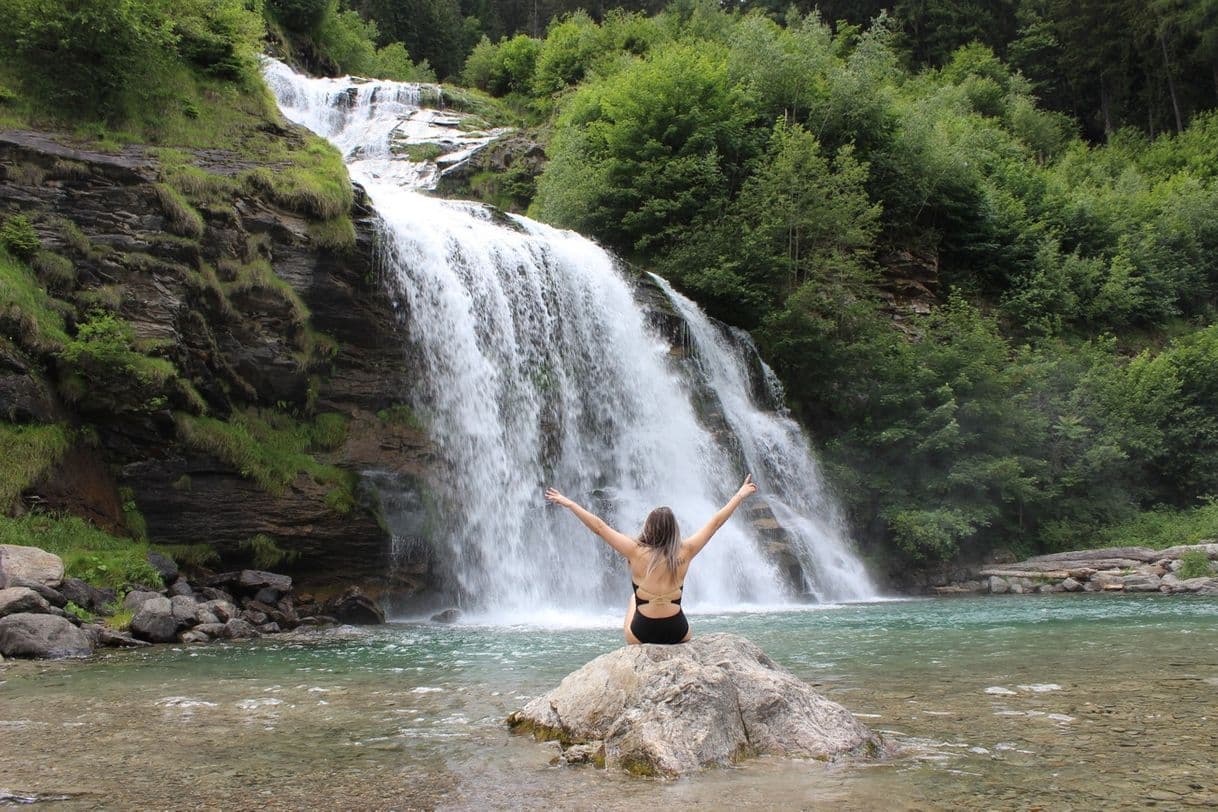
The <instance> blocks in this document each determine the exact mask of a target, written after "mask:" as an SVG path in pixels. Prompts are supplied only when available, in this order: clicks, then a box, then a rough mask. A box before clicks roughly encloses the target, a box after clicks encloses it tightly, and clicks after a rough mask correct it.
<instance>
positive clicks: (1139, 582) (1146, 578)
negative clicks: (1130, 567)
mask: <svg viewBox="0 0 1218 812" xmlns="http://www.w3.org/2000/svg"><path fill="white" fill-rule="evenodd" d="M1121 583H1122V585H1124V587H1125V591H1126V592H1158V591H1159V586H1160V584H1161V583H1162V579H1161V578H1159V576H1157V575H1126V576H1125V577H1124V578H1122V579H1121Z"/></svg>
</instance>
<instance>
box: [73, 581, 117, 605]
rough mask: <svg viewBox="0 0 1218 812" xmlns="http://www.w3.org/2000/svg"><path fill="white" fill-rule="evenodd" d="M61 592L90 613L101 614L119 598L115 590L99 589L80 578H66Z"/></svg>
mask: <svg viewBox="0 0 1218 812" xmlns="http://www.w3.org/2000/svg"><path fill="white" fill-rule="evenodd" d="M59 592H60V593H61V594H62V595H63V596H64V598H65V599H67V600H70V601H71V602H72V603H74V604H76V605H77V606H79V607H80V608H82V609H88V610H89V611H90V612H101V611H103V610H105V609H106V608H107V607H109V606H110V605H112V604H113V603H114V602H115V600H116V599H117V598H118V596H117V595H116V594H115V592H114V590H113V589H98V588H97V587H95V586H93V585H92V584H89V583H86V582H85V581H82V580H80V579H79V578H64V579H63V583H62V584H60V585H59Z"/></svg>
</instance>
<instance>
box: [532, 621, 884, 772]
mask: <svg viewBox="0 0 1218 812" xmlns="http://www.w3.org/2000/svg"><path fill="white" fill-rule="evenodd" d="M508 724H509V725H510V726H511V727H512V729H513V730H516V731H519V732H530V733H532V734H533V735H534V737H536V738H538V739H540V740H557V741H558V742H560V744H561V745H562V746H563V748H564V749H569V748H572V747H575V746H579V745H585V746H586V745H590V746H591V747H592V748H593V751H594V752H595V756H594V758H593V760H594V761H596V762H597V763H601V764H603V765H604V766H608V767H621V768H624V769H626V770H628V771H630V772H633V773H638V774H644V775H679V774H682V773H688V772H691V771H694V770H699V769H701V768H703V767H706V766H709V765H712V764H729V763H734V762H736V761H739V760H740V759H742V758H745V757H748V756H755V755H762V754H776V755H786V756H801V757H810V758H815V759H829V758H833V757H835V756H840V755H861V756H868V757H874V756H878V755H881V754H883V753H884V752H885V745H884V742H883V740H882V739H881V738H880V737H879V736H878V735H876V734H875V733H872V732H871V731H870V730H868V729H867V728H866V727H865V726H864V725H863V724H862V723H860V722H859V721H858V720H857V719H855V718H854V716H853V715H851V713H850V711H848V710H846V709H845V708H844V707H842V706H841V705H839V704H837V703H836V702H831V701H830V700H828V699H825V698H824V697H823V696H821V695H820V694H818V693H816V692H815V691H813V690H812V688H811V687H809V686H808V685H807V684H806V683H804V682H801V681H800V680H798V679H796V678H795V677H794V676H793V675H792V674H791V673H790V672H788V671H786V670H785V669H783V668H782V667H781V666H779V665H778V664H776V663H775V662H774V661H773V660H771V659H770V658H769V657H767V656H766V655H765V653H764V652H762V650H761V649H760V648H758V647H757V646H756V645H754V644H753V643H751V642H749V641H748V640H745V639H744V638H743V637H739V636H737V635H733V634H710V635H706V636H703V637H696V638H694V639H693V640H692V641H690V642H689V643H685V644H683V645H676V646H655V645H646V646H626V647H624V648H620V649H618V650H617V651H612V652H610V653H608V654H604V655H602V656H600V657H597V658H596V659H595V660H593V661H592V662H590V663H588V664H587V665H585V666H584V667H583V668H580V669H579V670H578V671H575V672H574V673H572V674H569V675H568V676H567V677H566V678H565V679H563V681H562V683H561V684H560V685H559V686H558V687H557V688H555V689H554V690H553V691H550V692H549V693H548V694H546V695H544V696H541V697H538V698H537V699H534V700H533V701H532V702H530V703H529V704H528V705H526V706H525V707H524V709H523V710H520V711H517V712H516V713H513V714H512V715H511V716H510V717H509V718H508ZM576 752H577V753H578V754H580V759H581V760H582V754H583V751H576Z"/></svg>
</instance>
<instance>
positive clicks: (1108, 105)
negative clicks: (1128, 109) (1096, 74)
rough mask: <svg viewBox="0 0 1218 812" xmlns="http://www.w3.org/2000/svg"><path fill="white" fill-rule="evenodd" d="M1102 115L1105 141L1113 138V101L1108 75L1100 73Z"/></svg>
mask: <svg viewBox="0 0 1218 812" xmlns="http://www.w3.org/2000/svg"><path fill="white" fill-rule="evenodd" d="M1100 115H1101V116H1103V118H1104V140H1105V141H1107V140H1109V139H1110V138H1112V130H1113V127H1112V101H1111V100H1110V99H1109V98H1108V75H1107V73H1106V72H1103V71H1101V72H1100Z"/></svg>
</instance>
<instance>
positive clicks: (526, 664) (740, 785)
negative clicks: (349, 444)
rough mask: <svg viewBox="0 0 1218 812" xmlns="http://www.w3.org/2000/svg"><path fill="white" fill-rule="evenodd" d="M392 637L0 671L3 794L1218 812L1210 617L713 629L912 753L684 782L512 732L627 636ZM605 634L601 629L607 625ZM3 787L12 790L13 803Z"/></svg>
mask: <svg viewBox="0 0 1218 812" xmlns="http://www.w3.org/2000/svg"><path fill="white" fill-rule="evenodd" d="M611 623H612V622H611V621H609V620H608V619H606V620H605V621H604V622H603V623H599V624H598V623H597V622H596V619H593V620H592V621H588V620H587V619H585V621H584V622H583V623H581V624H580V625H581V626H583V628H561V627H555V628H536V627H523V626H489V625H488V626H475V625H465V626H451V627H444V626H436V625H432V624H426V623H409V622H400V623H395V624H390V625H388V626H385V627H383V628H377V629H375V630H371V631H357V630H352V629H345V630H338V631H334V632H329V633H325V634H322V635H319V636H313V637H302V638H297V639H291V640H289V639H285V638H280V639H268V640H261V641H256V642H253V643H243V644H229V645H211V646H203V647H159V648H156V649H153V650H149V651H139V652H116V653H110V654H103V655H100V656H98V657H96V658H94V659H92V660H89V661H86V662H68V663H31V662H12V661H9V662H6V663H5V664H4V665H3V666H0V742H2V743H3V744H2V746H0V790H7V791H8V792H10V793H16V794H25V795H29V796H41V797H44V798H47V797H60V798H61V800H58V801H48V803H52V804H54V805H55V806H60V807H63V808H98V807H101V808H128V809H145V808H217V809H220V808H222V809H254V808H258V809H285V808H306V807H307V808H322V809H340V808H342V809H348V808H361V809H417V808H458V809H459V808H480V809H481V808H519V807H526V806H527V807H561V808H579V809H639V808H650V807H655V806H656V805H660V806H665V807H671V806H673V805H682V806H688V807H694V808H706V809H712V808H724V807H725V806H731V807H744V808H803V809H860V810H864V809H1029V810H1030V809H1038V808H1039V809H1054V810H1060V809H1098V808H1145V807H1151V806H1153V807H1156V808H1162V809H1177V808H1179V809H1183V808H1192V807H1198V806H1207V805H1209V806H1212V805H1215V804H1218V766H1216V765H1218V727H1216V726H1215V723H1214V722H1215V719H1214V717H1215V715H1216V713H1218V702H1216V701H1215V696H1216V692H1218V601H1215V600H1212V599H1199V598H1190V597H1185V596H1173V597H1166V596H1149V597H1129V596H1123V597H1111V596H1037V597H1018V596H1016V597H1011V598H1000V597H991V598H972V599H953V600H934V601H912V602H892V603H880V604H868V605H852V606H839V607H822V608H810V609H808V610H806V611H793V612H782V613H753V614H730V615H715V616H696V617H694V618H693V624H694V629H695V633H706V632H710V631H733V632H737V633H740V634H743V635H745V636H747V637H749V638H751V639H752V640H754V641H755V642H757V643H758V644H759V645H760V646H761V647H762V648H763V649H765V650H766V651H767V652H768V653H769V654H771V656H773V657H774V658H775V659H776V660H778V661H779V662H780V663H782V664H783V665H784V666H786V667H787V668H789V669H790V670H792V671H793V672H794V673H795V674H796V675H798V676H799V677H801V678H802V679H804V680H806V681H808V682H810V683H812V684H813V685H815V686H816V687H817V689H818V690H820V691H822V692H823V693H825V694H826V695H828V696H829V697H831V698H833V699H835V700H837V701H839V702H841V703H843V704H844V705H846V706H847V707H848V708H850V709H851V710H852V711H854V712H855V713H856V714H858V715H859V716H860V718H862V719H863V721H864V722H866V723H867V724H869V725H870V726H872V727H873V728H874V729H876V730H879V731H881V732H882V733H883V734H884V735H885V736H886V737H887V738H888V739H889V740H890V741H893V742H895V743H896V744H897V745H898V746H899V747H900V750H901V754H900V755H899V756H897V757H895V758H892V759H889V760H887V761H884V762H881V763H879V764H859V763H849V762H843V763H838V764H832V765H828V766H826V765H822V764H819V763H816V762H808V761H798V760H788V759H778V758H767V759H760V760H755V761H752V762H748V763H746V764H745V765H743V766H740V767H736V768H730V769H715V770H710V771H708V772H706V773H703V774H700V775H697V776H693V777H689V778H685V779H681V780H675V781H663V780H655V779H639V778H632V777H629V776H625V775H621V774H618V773H615V772H609V771H599V770H595V769H591V768H559V767H552V766H550V764H549V760H550V758H551V757H552V756H553V754H554V751H552V750H550V749H549V746H547V745H540V744H537V743H534V742H533V741H532V740H531V739H528V738H525V737H519V736H514V735H511V734H509V733H508V732H507V731H506V729H505V727H504V724H503V719H504V717H506V716H507V714H508V713H510V712H511V711H512V710H515V709H516V708H518V707H520V706H521V705H522V704H523V703H524V702H525V701H527V699H529V698H531V697H533V696H535V695H537V694H539V693H543V692H544V691H546V690H548V689H549V688H550V687H552V686H553V685H554V684H556V683H557V681H558V680H559V679H561V678H562V677H563V676H564V675H566V674H567V673H569V672H570V671H571V670H573V669H575V668H577V667H578V666H580V665H582V664H583V663H585V662H587V661H588V660H590V659H592V658H593V657H595V656H597V655H599V654H601V653H604V652H606V651H609V650H612V649H613V648H615V647H616V646H617V645H618V644H619V642H620V629H618V628H616V626H615V625H610V624H611ZM588 626H591V628H589V627H588ZM2 795H3V792H0V797H2Z"/></svg>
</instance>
